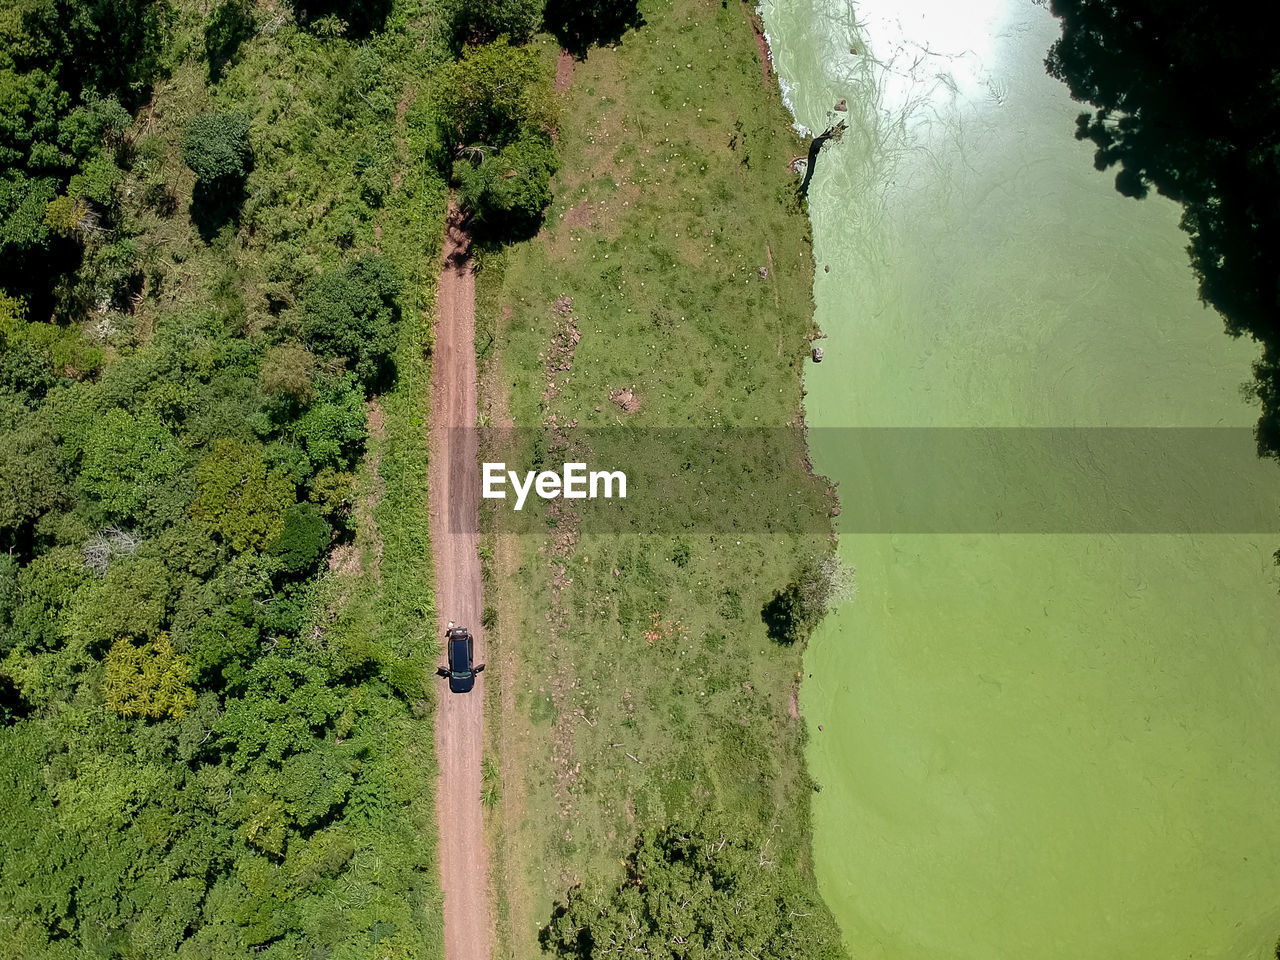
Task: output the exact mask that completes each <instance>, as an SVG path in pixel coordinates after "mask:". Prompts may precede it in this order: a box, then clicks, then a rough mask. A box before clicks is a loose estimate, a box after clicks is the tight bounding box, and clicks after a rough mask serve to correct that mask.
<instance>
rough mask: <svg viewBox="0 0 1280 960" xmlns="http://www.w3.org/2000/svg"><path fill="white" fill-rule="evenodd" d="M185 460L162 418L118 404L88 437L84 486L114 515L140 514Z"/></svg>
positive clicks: (82, 468) (83, 464)
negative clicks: (134, 412)
mask: <svg viewBox="0 0 1280 960" xmlns="http://www.w3.org/2000/svg"><path fill="white" fill-rule="evenodd" d="M183 460H184V457H183V455H182V453H181V451H180V449H179V447H178V442H177V440H176V438H175V437H174V436H173V434H172V433H171V432H170V430H169V428H168V427H166V426H165V425H164V423H162V422H161V421H160V419H159V418H158V417H156V416H155V415H154V414H151V413H143V414H141V415H138V416H134V415H132V414H129V413H126V412H125V411H124V410H121V409H120V408H119V407H113V408H111V409H110V410H107V411H106V412H105V413H104V414H102V416H101V417H99V418H98V419H97V420H96V421H95V422H94V424H93V426H92V427H91V428H90V430H89V433H88V436H87V437H86V438H85V444H84V457H83V460H82V462H81V466H80V475H79V484H80V488H81V489H82V490H83V491H84V492H85V493H86V494H87V495H88V496H90V497H92V498H93V499H94V500H95V501H97V502H98V503H100V504H101V505H102V507H103V509H104V510H105V511H106V512H107V514H108V515H109V516H111V517H113V518H116V519H120V520H129V519H137V518H140V517H141V516H142V513H143V511H144V508H145V507H146V505H147V504H148V502H151V501H154V499H155V498H156V496H157V494H158V493H159V492H160V490H161V489H162V488H163V487H164V486H165V485H166V484H167V483H169V482H170V481H171V480H172V479H173V478H174V477H175V476H176V475H177V473H178V471H179V470H180V469H181V468H182V465H183Z"/></svg>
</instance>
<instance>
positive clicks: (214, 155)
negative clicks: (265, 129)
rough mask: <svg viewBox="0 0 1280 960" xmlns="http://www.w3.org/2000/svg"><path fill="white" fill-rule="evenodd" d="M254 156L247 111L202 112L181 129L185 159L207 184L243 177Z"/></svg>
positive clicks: (212, 184)
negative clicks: (250, 143) (250, 142)
mask: <svg viewBox="0 0 1280 960" xmlns="http://www.w3.org/2000/svg"><path fill="white" fill-rule="evenodd" d="M251 156H252V149H251V147H250V145H249V115H248V114H246V113H202V114H200V115H199V116H195V117H192V118H191V120H190V122H189V123H188V124H187V128H186V129H185V130H184V131H183V132H182V162H183V163H185V164H186V165H187V166H188V167H190V168H191V170H192V172H194V173H195V175H196V179H197V180H199V181H201V182H202V183H204V184H206V185H209V186H214V185H229V184H233V183H237V182H239V181H241V180H243V179H244V177H245V174H247V173H248V171H249V161H250V158H251Z"/></svg>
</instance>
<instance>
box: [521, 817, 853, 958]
mask: <svg viewBox="0 0 1280 960" xmlns="http://www.w3.org/2000/svg"><path fill="white" fill-rule="evenodd" d="M624 867H625V873H624V876H623V879H622V881H621V883H619V884H618V885H617V886H616V887H613V888H601V887H594V886H588V887H585V888H582V887H576V888H574V889H572V890H570V891H569V895H568V898H567V899H566V901H565V902H563V903H561V904H559V905H558V906H557V907H556V910H555V913H554V914H553V915H552V919H551V922H550V923H549V924H548V925H547V926H546V927H545V928H543V930H542V934H541V940H542V945H543V948H544V949H546V950H549V951H551V952H552V953H554V954H555V955H556V956H558V957H563V958H565V960H605V958H606V957H615V956H618V955H619V954H621V953H628V954H631V953H634V954H636V955H640V956H644V957H651V958H653V960H684V958H688V960H695V958H703V957H713V956H723V957H754V958H756V960H840V958H843V957H844V956H845V954H844V950H843V948H842V946H841V943H840V933H839V931H838V929H837V928H836V925H835V921H834V920H833V919H832V917H831V915H830V913H829V912H828V911H827V909H826V908H825V906H823V904H822V903H821V901H820V900H819V898H818V897H816V896H815V895H813V894H811V893H809V892H808V890H807V889H806V887H805V885H804V884H802V882H801V881H800V879H799V878H798V877H797V876H796V875H795V874H794V873H792V872H791V871H789V870H787V869H785V868H783V867H780V866H777V865H775V864H773V863H771V862H770V861H769V859H768V858H766V856H765V848H764V847H763V846H762V845H761V844H760V843H755V842H748V841H747V840H745V839H743V838H740V837H735V836H731V835H726V834H725V833H724V832H722V831H718V830H711V829H708V828H706V827H683V826H680V825H678V824H672V825H670V826H667V827H663V828H662V829H658V830H647V831H645V833H643V834H642V835H641V836H640V838H639V839H638V840H637V842H636V846H635V848H634V849H633V850H632V852H631V853H630V855H629V856H628V857H627V859H626V861H625V862H624Z"/></svg>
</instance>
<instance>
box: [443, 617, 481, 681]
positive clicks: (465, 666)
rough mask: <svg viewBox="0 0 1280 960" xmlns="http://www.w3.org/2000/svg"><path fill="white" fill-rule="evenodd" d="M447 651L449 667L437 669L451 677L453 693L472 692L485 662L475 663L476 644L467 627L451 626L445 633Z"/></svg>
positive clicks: (444, 675) (445, 675)
mask: <svg viewBox="0 0 1280 960" xmlns="http://www.w3.org/2000/svg"><path fill="white" fill-rule="evenodd" d="M444 642H445V652H446V653H447V654H448V655H449V667H448V669H445V668H444V667H439V668H437V670H436V673H438V674H439V675H440V676H442V677H448V678H449V690H450V691H451V692H452V693H470V692H471V688H472V687H474V686H475V685H476V674H477V673H480V672H481V671H482V670H483V669H484V664H483V663H480V664H477V663H475V653H476V644H475V640H473V639H472V637H471V634H470V633H469V632H468V631H467V628H466V627H455V626H453V625H450V626H449V629H448V630H446V631H445V634H444Z"/></svg>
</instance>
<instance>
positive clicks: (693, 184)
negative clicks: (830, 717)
mask: <svg viewBox="0 0 1280 960" xmlns="http://www.w3.org/2000/svg"><path fill="white" fill-rule="evenodd" d="M641 10H642V12H643V14H644V17H645V20H646V23H645V25H644V26H643V27H642V28H641V29H639V30H638V31H634V32H631V33H629V34H627V35H626V37H625V38H624V39H623V41H622V43H621V44H620V45H619V46H618V47H617V48H615V49H608V48H605V49H596V50H592V51H591V53H590V55H589V57H588V59H587V60H586V61H585V62H579V63H577V64H576V66H575V72H574V76H573V80H572V84H571V86H570V87H569V89H568V90H567V92H566V93H565V94H564V95H563V97H562V104H561V107H562V117H561V122H560V138H559V143H558V147H559V150H560V153H561V157H562V167H561V170H560V172H559V174H558V175H557V178H556V181H555V184H554V186H555V201H554V203H553V205H552V207H551V209H550V211H549V212H548V215H547V220H546V225H545V229H544V230H543V231H542V233H541V234H539V236H538V237H537V238H535V239H534V240H532V241H529V242H527V243H524V244H521V245H518V246H515V247H510V248H507V249H505V250H502V251H488V252H484V253H482V255H481V258H480V267H481V272H480V285H479V291H480V293H479V295H480V303H479V305H478V313H477V316H478V325H479V329H480V331H481V333H480V335H479V337H478V342H477V350H478V352H479V354H480V357H481V360H482V363H483V364H484V370H485V375H484V381H483V384H482V414H481V423H482V425H484V424H491V425H494V426H508V425H512V424H514V426H515V427H517V428H518V430H517V432H516V433H515V434H514V435H513V436H514V437H515V438H516V439H515V441H513V442H515V443H516V447H515V449H501V450H493V451H491V452H493V453H501V454H503V457H504V458H505V459H507V460H508V461H510V462H511V463H512V464H516V463H526V464H528V466H531V465H532V464H531V463H528V461H529V460H530V459H531V458H532V459H540V460H542V461H544V462H546V463H547V464H558V461H559V460H560V459H562V457H560V456H558V454H559V453H560V450H559V448H561V447H563V448H564V449H565V450H573V451H575V453H576V454H577V455H581V456H582V457H585V458H587V459H588V460H589V459H590V453H591V451H590V449H589V441H587V440H585V439H581V435H580V432H575V429H574V428H575V427H592V428H606V427H612V428H615V429H616V430H619V431H626V435H627V436H628V437H630V438H632V439H633V442H634V443H635V444H637V445H643V444H645V443H646V442H647V441H646V437H645V431H646V430H647V429H653V428H667V427H681V428H694V429H706V428H725V429H729V428H745V427H761V426H771V427H782V426H785V425H788V424H791V425H794V424H797V423H798V422H799V418H800V412H801V399H802V385H801V379H800V374H801V369H802V362H803V359H804V356H805V354H806V353H807V350H808V338H809V337H810V336H811V335H812V334H813V333H814V330H813V327H812V319H811V313H812V301H811V288H812V279H813V262H812V258H811V252H810V246H809V237H808V232H807V231H808V223H807V219H806V218H805V216H804V215H803V213H802V211H801V210H800V208H799V206H798V204H797V201H796V199H795V189H796V185H797V178H796V177H795V176H794V175H793V174H792V173H791V172H790V171H789V169H788V162H789V161H790V159H791V158H792V157H793V156H794V155H796V154H799V153H801V152H802V147H801V145H800V143H799V142H798V141H797V139H796V138H795V136H794V134H793V133H792V132H791V131H790V130H789V129H788V122H789V118H788V116H787V114H786V111H785V108H784V106H783V104H782V102H781V99H780V96H779V93H778V91H777V88H776V86H774V85H773V83H772V82H770V83H769V84H768V85H767V86H766V85H765V83H764V81H763V78H762V71H761V64H760V61H759V55H758V51H757V48H756V43H755V39H754V36H753V32H752V27H751V23H750V20H749V16H750V14H749V8H747V7H746V6H744V5H741V4H739V3H737V2H726V3H706V2H699V0H672V2H663V0H658V2H652V3H645V4H642V5H641ZM554 53H555V50H554V48H553V47H551V46H550V45H549V44H548V46H547V55H548V61H549V62H550V60H551V59H552V58H553V56H554ZM761 268H764V272H763V275H762V273H761ZM560 298H569V300H564V299H560ZM569 301H571V303H570V302H569ZM620 390H630V391H631V393H630V395H629V398H630V399H629V400H628V396H618V397H617V399H618V400H619V401H624V402H627V405H628V406H629V407H630V408H632V412H627V411H626V410H624V408H623V406H622V405H621V403H619V402H614V400H612V399H611V395H614V396H616V395H617V391H620ZM523 428H529V431H528V432H526V431H525V430H524V429H523ZM791 436H792V437H794V438H796V439H793V440H792V441H791V445H790V446H789V447H788V448H786V453H785V454H784V455H782V456H779V457H778V458H776V460H774V461H773V462H772V463H771V464H767V465H763V468H764V469H767V470H768V471H769V472H770V473H771V474H772V475H773V476H774V477H775V478H776V479H777V480H778V481H779V482H778V483H776V484H774V485H772V486H771V487H770V488H769V489H772V490H775V491H776V496H777V498H778V502H775V503H770V504H767V505H762V508H761V509H762V510H764V509H765V507H766V506H767V508H768V509H769V510H771V511H774V512H775V513H776V514H777V515H779V516H782V517H787V518H790V519H791V521H792V525H793V526H797V527H802V528H804V529H808V530H813V531H821V530H823V529H824V528H825V520H824V518H825V517H826V514H827V511H828V509H829V503H828V499H827V490H826V487H825V484H823V483H822V482H821V481H820V480H817V479H815V478H812V477H811V476H810V475H809V474H808V470H807V463H806V460H805V457H804V451H803V448H802V445H801V444H800V442H799V439H798V438H799V434H798V433H796V434H792V435H791ZM641 449H643V448H641ZM487 459H493V457H487ZM691 459H692V460H696V453H695V454H694V455H693V457H692V458H691ZM593 466H599V467H608V466H609V464H604V463H600V464H593ZM691 466H700V464H691ZM521 469H527V466H522V467H521ZM562 504H563V501H559V502H557V504H553V505H552V506H551V507H550V508H549V509H548V508H547V507H546V506H545V505H542V506H539V507H526V510H529V509H537V510H540V511H541V513H540V514H538V515H539V516H540V517H541V519H542V520H543V521H544V522H545V523H546V533H545V534H523V535H518V536H517V535H514V534H512V533H510V532H503V530H502V528H503V523H502V522H501V518H499V517H496V516H493V515H490V516H489V517H488V518H487V522H488V525H489V526H488V530H489V532H488V533H487V534H486V537H485V544H484V548H483V553H484V560H485V566H486V576H487V578H488V583H487V591H488V593H487V601H486V602H487V603H488V604H489V605H490V606H491V608H492V609H491V616H492V618H493V619H494V620H495V625H494V627H493V628H492V629H491V630H490V631H489V634H488V636H489V638H490V648H489V659H490V661H491V662H492V663H493V666H492V668H491V672H490V673H489V674H486V676H487V677H489V681H488V683H489V687H488V695H489V697H490V698H491V702H490V707H489V715H490V717H491V718H492V720H491V723H490V725H489V731H490V753H491V754H492V756H493V757H494V758H496V759H495V761H494V762H493V764H492V769H494V770H496V773H495V775H494V776H493V777H491V778H490V779H489V780H487V781H486V783H487V786H486V798H487V801H488V802H489V803H490V805H491V806H490V809H491V810H493V811H494V812H493V813H492V814H490V824H491V831H492V840H493V844H494V863H493V868H492V870H491V875H492V876H493V877H494V883H495V885H496V899H497V903H498V907H499V918H500V919H499V953H498V955H499V956H502V957H520V958H524V957H531V956H536V955H537V953H538V945H537V931H538V929H539V927H540V926H541V925H542V924H544V923H545V922H546V920H547V918H548V917H549V915H550V912H551V908H552V904H553V901H554V900H555V899H557V898H559V897H562V896H563V895H564V893H565V890H566V888H567V887H569V886H570V885H572V884H573V883H575V882H577V881H579V880H585V879H587V878H588V877H592V878H604V879H609V878H612V877H613V876H615V875H616V874H618V872H619V863H618V861H619V858H620V857H621V856H622V855H623V854H624V853H625V851H626V850H627V849H628V848H629V847H630V845H631V843H632V842H633V839H634V837H635V835H636V833H637V832H638V831H639V830H640V829H642V828H643V827H645V826H649V825H657V824H661V823H666V822H668V821H669V820H671V819H673V818H676V819H680V818H683V819H689V818H692V817H694V816H697V815H699V814H701V813H704V812H710V813H711V815H712V816H713V818H714V819H715V820H716V821H718V822H719V823H721V824H722V825H724V826H725V828H726V829H732V830H739V831H742V830H745V831H750V832H756V833H758V834H760V835H761V836H762V837H764V840H763V841H762V849H761V856H762V857H764V858H767V859H768V860H770V861H773V862H776V863H778V864H781V865H785V866H787V867H790V868H795V869H797V870H799V871H800V873H801V874H802V875H804V876H808V875H809V857H810V849H809V844H810V835H809V817H808V808H809V799H808V798H809V795H810V792H811V790H812V789H813V785H812V784H811V782H810V781H809V779H808V777H807V775H806V773H805V770H804V765H803V744H804V738H805V732H804V727H803V723H802V722H801V720H800V719H799V717H798V714H797V711H796V708H795V699H794V697H795V690H796V687H797V683H798V678H799V670H800V651H799V650H798V649H796V648H789V647H784V646H780V645H779V644H777V643H774V642H773V641H771V640H770V639H769V638H768V637H767V635H766V631H765V626H764V624H763V622H762V619H761V614H760V611H761V608H762V606H763V605H764V604H765V603H766V602H767V601H768V600H769V599H770V598H771V597H772V596H773V594H774V592H775V591H777V590H778V589H780V588H781V587H783V586H784V585H785V584H786V583H787V582H788V580H789V579H790V578H791V577H792V575H793V574H794V571H795V570H796V569H797V568H798V567H799V566H800V565H801V563H802V562H803V560H804V559H805V558H807V557H812V556H814V555H817V554H822V553H824V552H825V551H826V550H827V549H828V547H829V541H828V537H827V535H825V534H824V533H821V532H815V533H813V534H810V535H805V536H800V535H794V534H793V535H762V534H758V533H756V534H753V533H742V534H734V533H727V534H726V533H723V532H721V533H716V534H712V533H708V532H707V531H705V530H700V529H698V528H697V527H696V526H694V527H691V528H690V529H687V530H684V531H681V532H680V533H678V534H672V533H667V532H664V533H661V534H648V535H646V534H644V533H638V534H634V535H626V536H619V535H613V534H604V533H587V532H584V530H581V529H579V526H580V522H579V521H580V518H579V516H578V515H577V514H576V513H575V512H573V511H569V510H565V509H564V508H563V506H561V505H562ZM661 510H662V505H661V503H660V502H658V501H656V500H655V499H653V498H649V499H647V500H646V499H644V498H640V499H638V500H636V503H635V506H634V507H633V511H641V512H639V513H636V512H633V513H631V514H629V515H628V516H627V522H628V524H629V525H630V527H631V528H632V529H636V530H640V531H644V530H664V531H666V530H669V529H670V527H669V525H667V524H666V523H664V517H663V516H662V515H661Z"/></svg>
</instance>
